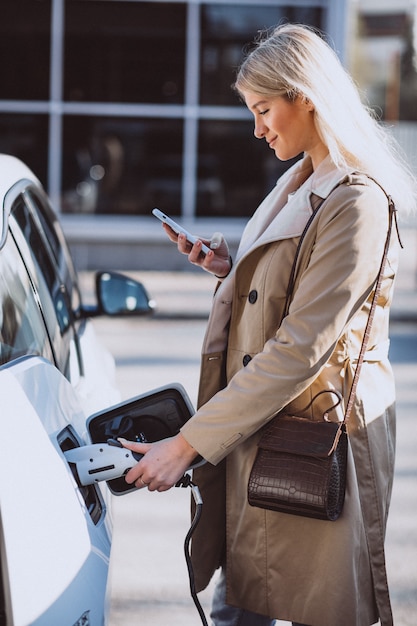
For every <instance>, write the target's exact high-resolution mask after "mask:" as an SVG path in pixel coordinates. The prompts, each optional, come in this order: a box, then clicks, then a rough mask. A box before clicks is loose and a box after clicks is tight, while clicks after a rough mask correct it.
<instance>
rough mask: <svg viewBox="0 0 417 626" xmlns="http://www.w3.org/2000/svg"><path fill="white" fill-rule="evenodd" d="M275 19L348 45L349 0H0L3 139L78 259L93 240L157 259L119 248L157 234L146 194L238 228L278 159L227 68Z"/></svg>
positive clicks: (178, 212) (273, 175)
mask: <svg viewBox="0 0 417 626" xmlns="http://www.w3.org/2000/svg"><path fill="white" fill-rule="evenodd" d="M283 21H291V22H301V23H306V24H310V25H313V26H316V27H318V28H320V29H322V30H323V31H325V32H326V33H327V34H328V36H329V37H330V39H331V41H332V42H333V43H334V46H335V48H336V50H337V52H338V54H339V55H340V56H341V58H342V59H345V56H346V47H347V36H348V24H349V20H348V9H347V2H346V1H345V0H336V1H335V0H292V1H288V0H287V2H285V1H282V0H260V2H258V1H257V0H227V1H225V0H211V1H210V2H209V1H203V0H186V1H184V2H179V1H176V0H175V1H173V0H164V1H160V0H14V1H13V2H8V3H5V6H4V7H3V10H2V20H1V22H0V30H1V38H0V55H1V58H2V59H3V60H2V63H1V64H0V76H1V80H0V151H2V152H8V153H11V154H15V155H16V156H19V157H20V158H22V159H23V160H24V161H25V162H26V163H27V164H28V165H29V166H30V167H31V168H32V169H33V170H34V171H35V173H36V174H37V176H38V177H39V178H40V179H41V181H42V182H43V183H44V185H45V186H46V188H47V190H48V192H49V194H50V196H51V198H52V200H53V203H54V206H55V207H56V209H57V210H58V211H59V212H60V213H61V216H62V220H63V223H64V228H65V229H66V231H67V236H68V237H69V239H70V242H71V243H72V244H73V246H74V247H75V249H76V252H77V258H76V262H77V265H78V266H79V267H80V268H83V267H84V266H85V267H88V266H89V265H100V264H101V262H100V259H99V258H96V259H94V257H92V256H91V251H92V250H93V248H94V246H97V245H99V244H100V245H101V244H103V245H104V246H105V245H106V244H109V243H112V244H114V246H113V250H114V251H115V252H114V254H115V257H114V259H113V263H112V265H113V266H118V265H122V266H125V265H126V263H127V265H128V266H130V267H132V268H135V267H136V266H137V265H139V266H140V267H143V268H145V269H146V268H147V267H148V266H149V267H154V266H155V260H156V253H155V255H154V256H155V258H154V260H153V261H149V263H144V261H143V259H142V260H140V257H133V258H132V257H130V261H129V255H130V254H131V252H132V251H131V250H130V249H128V248H126V246H129V245H132V246H134V245H135V244H136V243H137V242H141V241H142V242H144V243H148V244H149V243H150V241H151V240H153V238H155V237H156V238H158V234H156V231H158V233H160V227H159V224H154V221H156V220H154V219H153V218H151V217H150V214H151V211H152V208H153V207H154V206H158V207H159V208H161V209H162V210H164V211H165V212H167V213H169V214H171V215H173V216H177V217H179V218H181V219H182V220H184V221H185V222H186V223H188V224H190V223H192V224H194V226H193V227H194V228H195V229H198V228H199V224H205V225H207V228H209V227H210V229H211V230H210V232H212V230H213V228H211V223H213V224H215V225H216V227H215V228H214V229H215V230H219V229H221V228H219V222H221V223H223V224H226V225H228V228H229V230H230V231H231V232H232V233H236V237H237V236H238V233H239V228H238V227H237V228H234V226H233V225H234V224H240V222H241V221H242V220H244V219H245V218H247V217H248V216H249V215H251V214H252V212H253V210H254V209H255V208H256V206H257V204H258V202H259V200H260V199H261V198H262V197H263V196H264V195H265V193H266V192H267V191H268V190H269V189H270V188H271V186H272V184H273V183H274V181H275V180H276V179H277V178H278V176H279V175H280V174H281V173H282V172H283V171H284V168H285V167H286V166H288V164H286V165H284V164H280V163H279V162H278V161H277V159H276V158H275V157H274V155H272V153H270V152H269V151H267V150H265V146H263V144H262V143H261V142H259V141H257V140H256V139H255V138H254V137H253V124H252V120H251V115H250V114H249V113H248V111H247V110H246V108H245V107H244V106H243V105H242V103H241V102H240V101H239V99H238V97H237V95H236V93H235V92H234V91H233V89H232V84H233V80H234V73H235V70H236V68H237V66H238V65H239V63H240V61H241V59H242V56H243V53H244V50H245V48H247V47H248V46H250V44H251V42H253V40H254V38H255V37H256V36H257V33H259V31H263V30H265V29H268V28H271V27H273V26H274V25H276V24H278V23H281V22H283ZM198 232H200V233H201V230H199V231H198ZM201 234H205V233H201ZM208 234H209V233H208ZM84 244H85V245H88V246H89V248H88V251H86V249H84V248H82V246H83V245H84ZM124 244H125V246H124V252H123V254H122V256H124V257H126V258H125V259H124V260H123V262H121V261H120V262H117V255H119V257H118V258H119V259H121V256H120V255H121V250H120V249H119V250H117V246H119V247H120V246H121V247H122V248H123V245H124ZM106 254H107V257H106V258H107V259H108V258H109V257H108V254H109V252H107V253H106ZM110 254H111V252H110Z"/></svg>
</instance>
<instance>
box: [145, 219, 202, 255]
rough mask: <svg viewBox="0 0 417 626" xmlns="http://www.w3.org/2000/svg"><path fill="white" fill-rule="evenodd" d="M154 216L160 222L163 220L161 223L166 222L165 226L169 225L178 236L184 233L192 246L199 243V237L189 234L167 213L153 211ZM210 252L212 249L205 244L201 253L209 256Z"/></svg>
mask: <svg viewBox="0 0 417 626" xmlns="http://www.w3.org/2000/svg"><path fill="white" fill-rule="evenodd" d="M152 214H153V215H155V217H157V218H158V219H159V220H161V222H164V224H168V226H169V227H170V228H172V230H173V231H174V232H175V233H177V235H179V234H180V233H184V235H185V236H186V238H187V241H189V242H190V243H191V244H194V243H195V242H196V241H198V237H196V236H195V235H192V234H191V233H189V232H188V231H187V230H186V229H185V228H183V227H182V226H180V225H179V224H177V222H175V221H174V220H173V219H172V218H171V217H169V216H168V215H166V214H165V213H162V211H160V210H159V209H153V210H152ZM209 250H210V248H208V247H207V246H206V245H205V244H204V243H203V244H202V246H201V252H203V254H207V252H208V251H209Z"/></svg>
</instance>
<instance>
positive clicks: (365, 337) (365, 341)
mask: <svg viewBox="0 0 417 626" xmlns="http://www.w3.org/2000/svg"><path fill="white" fill-rule="evenodd" d="M387 199H388V209H389V221H388V232H387V238H386V240H385V246H384V252H383V255H382V261H381V265H380V268H379V272H378V277H377V280H376V286H375V291H374V295H373V298H372V303H371V308H370V310H369V314H368V320H367V322H366V326H365V331H364V334H363V339H362V345H361V349H360V351H359V356H358V362H357V364H356V369H355V374H354V376H353V381H352V386H351V388H350V393H349V398H348V402H347V405H346V409H345V418H344V420H343V423H344V424H345V425H346V423H347V421H348V419H349V417H350V414H351V412H352V408H353V404H354V402H355V397H356V389H357V386H358V380H359V374H360V371H361V368H362V363H363V361H364V358H365V352H366V347H367V345H368V340H369V337H370V334H371V326H372V322H373V319H374V316H375V309H376V304H377V301H378V298H379V294H380V292H381V286H382V277H383V275H384V269H385V264H386V261H387V256H388V249H389V244H390V240H391V233H392V220H393V216H394V214H395V211H396V208H395V204H394V201H393V199H392V198H391V196H388V195H387ZM397 232H398V226H397Z"/></svg>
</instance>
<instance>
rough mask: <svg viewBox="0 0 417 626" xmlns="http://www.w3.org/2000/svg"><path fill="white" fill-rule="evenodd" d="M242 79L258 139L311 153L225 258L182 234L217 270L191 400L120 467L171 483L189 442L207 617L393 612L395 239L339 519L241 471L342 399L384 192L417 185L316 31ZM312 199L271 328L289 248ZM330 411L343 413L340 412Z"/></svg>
mask: <svg viewBox="0 0 417 626" xmlns="http://www.w3.org/2000/svg"><path fill="white" fill-rule="evenodd" d="M235 87H236V89H237V91H238V92H239V94H240V95H241V97H242V98H243V100H244V101H245V103H246V105H247V106H248V108H249V109H250V111H251V112H252V113H253V116H254V121H255V136H256V137H258V138H259V139H265V141H266V142H267V143H268V145H269V148H271V149H272V150H274V152H275V155H276V156H277V158H278V159H280V160H284V161H285V160H288V159H291V158H293V157H296V156H297V155H299V154H300V153H304V158H303V159H302V160H301V161H299V162H297V164H296V165H295V166H293V167H292V168H291V169H290V170H289V171H287V173H286V174H284V175H283V176H282V177H281V178H280V180H279V181H278V183H277V185H276V187H275V188H274V189H273V190H272V191H271V193H270V194H269V195H268V196H267V197H266V198H265V200H264V201H263V202H262V204H261V205H260V207H259V208H258V209H257V211H256V212H255V214H254V216H253V217H252V219H251V220H250V221H249V223H248V225H247V228H246V229H245V231H244V233H243V236H242V240H241V243H240V246H239V250H238V253H237V257H236V259H235V260H234V266H233V268H232V267H231V261H230V260H229V254H228V249H227V245H226V243H225V242H224V241H222V242H221V244H220V245H218V246H217V247H215V246H214V245H213V246H212V247H213V248H215V249H214V250H211V251H210V252H209V253H208V254H207V255H206V256H203V255H202V254H201V253H200V252H201V241H199V242H197V243H196V244H194V245H193V246H192V247H191V246H190V245H189V244H187V242H186V241H185V238H184V236H182V235H180V236H179V237H178V248H179V250H180V252H182V253H185V254H188V258H189V260H190V262H191V263H194V264H197V265H199V266H201V267H202V268H203V269H205V270H207V271H209V272H211V273H213V274H214V275H216V276H217V277H218V278H220V282H219V284H218V287H217V290H216V294H215V297H214V301H213V309H212V312H211V315H210V319H209V322H208V328H207V333H206V337H205V341H204V346H203V351H202V353H203V354H202V369H201V379H200V391H199V402H198V407H199V408H198V410H197V412H196V414H195V415H194V416H193V418H192V419H191V420H190V421H189V422H188V423H187V424H186V425H185V426H184V427H183V429H182V431H181V433H180V434H179V435H177V436H176V437H173V438H171V439H167V440H163V441H161V442H158V443H156V444H134V443H128V442H125V445H126V447H129V448H130V449H134V450H137V451H139V452H142V453H145V456H144V457H143V459H142V460H141V461H140V462H139V463H138V464H137V465H136V466H135V467H134V468H132V470H131V471H130V472H129V474H128V475H127V477H126V479H127V481H128V482H130V483H133V482H135V484H136V485H137V486H138V487H141V486H143V485H147V486H148V488H149V489H150V490H152V491H153V490H159V491H164V490H166V489H169V488H170V487H171V486H172V485H173V484H175V482H176V481H177V480H178V478H179V477H180V476H181V475H182V474H183V472H184V470H185V469H186V468H187V467H188V466H189V465H190V463H191V462H192V460H193V459H194V458H195V457H196V455H197V454H200V455H202V456H203V457H204V458H205V459H206V460H207V463H206V464H205V465H204V466H202V467H200V468H199V469H197V470H196V471H195V474H194V481H195V482H196V483H197V484H198V485H199V487H200V490H201V493H202V497H203V500H204V514H203V516H202V520H201V522H200V524H199V526H198V528H197V532H196V536H195V540H194V541H193V561H194V569H195V575H196V584H197V589H198V590H201V589H203V588H204V587H205V586H206V585H207V584H208V582H209V581H210V579H211V577H212V575H213V572H214V571H215V570H216V569H217V568H219V567H221V568H222V572H221V576H220V579H219V582H218V584H217V588H216V591H215V595H214V600H213V610H212V619H213V623H214V624H215V626H232V625H235V624H240V625H251V626H255V625H257V626H261V625H262V626H264V625H265V626H266V625H269V624H272V623H273V622H274V618H279V619H282V620H289V621H292V622H293V623H301V624H308V625H310V626H336V625H337V626H369V625H370V624H374V623H375V622H377V621H378V619H380V620H381V623H382V624H383V625H388V624H392V615H391V609H390V602H389V594H388V587H387V581H386V575H385V565H384V535H385V528H386V521H387V515H388V508H389V502H390V495H391V487H392V479H393V467H394V446H395V407H394V402H395V394H394V382H393V376H392V371H391V367H390V364H389V361H388V313H389V306H390V302H391V298H392V290H393V282H394V276H395V271H396V267H397V256H398V240H397V238H396V237H392V240H391V244H390V249H389V253H388V262H387V264H386V269H385V273H384V277H383V283H382V291H381V294H380V297H379V299H378V303H377V311H376V314H375V320H374V323H373V327H372V332H371V337H370V339H369V343H368V349H367V353H366V355H365V362H364V364H363V367H362V371H361V374H360V379H359V385H358V390H357V400H356V403H355V406H354V410H353V413H352V415H351V418H350V422H349V442H350V449H349V459H348V482H347V492H346V499H345V505H344V509H343V513H342V515H341V517H340V518H339V519H338V520H337V521H336V522H327V521H322V520H313V519H308V518H304V517H297V516H292V515H288V514H281V513H277V512H272V511H266V510H263V509H259V508H256V507H251V506H249V505H248V502H247V483H248V477H249V473H250V470H251V467H252V464H253V461H254V458H255V454H256V450H257V442H258V440H259V437H260V432H261V428H262V426H263V425H265V424H266V423H267V422H268V421H269V420H270V419H271V418H272V417H273V416H274V415H276V414H277V413H278V412H279V411H280V410H281V409H282V408H283V407H286V411H287V412H289V413H295V412H297V413H299V412H300V411H302V409H303V407H306V406H307V405H308V404H309V402H310V400H311V398H312V397H313V396H314V395H315V394H316V393H317V392H318V391H321V390H323V389H335V390H337V391H339V392H340V393H341V394H342V395H343V397H344V398H345V400H346V397H347V395H348V393H349V389H350V384H351V382H352V377H353V373H354V369H355V362H356V359H357V356H358V353H359V349H360V345H361V341H362V336H363V331H364V327H365V324H366V320H367V316H368V312H369V305H370V301H371V299H372V295H373V290H374V286H375V280H376V277H377V274H378V270H379V266H380V262H381V258H382V254H383V248H384V243H385V240H386V236H387V228H388V202H387V197H386V193H389V194H391V195H392V196H393V198H394V200H395V202H396V203H397V208H399V209H400V210H401V211H405V210H406V209H412V208H413V207H414V205H415V197H416V186H415V181H414V179H413V177H412V176H411V174H410V173H409V172H408V170H407V168H406V166H405V165H404V164H403V163H402V162H401V160H400V159H399V158H398V157H397V156H396V153H395V151H394V150H393V149H392V148H391V147H390V145H389V142H388V139H387V137H386V136H385V135H384V134H383V131H382V130H381V128H380V127H379V126H378V124H377V123H376V122H375V121H374V120H373V119H372V116H371V115H370V113H369V112H368V111H367V109H366V108H365V107H364V106H363V105H362V104H361V102H360V99H359V97H358V94H357V91H356V89H355V87H354V86H353V83H352V81H351V79H350V78H349V77H348V75H347V74H346V73H345V71H344V70H343V68H342V66H341V64H340V62H339V61H338V59H337V57H336V55H335V54H334V52H333V51H332V50H331V48H330V47H329V46H328V45H327V44H326V43H325V42H324V40H323V39H322V38H321V37H320V36H319V35H318V34H316V33H315V32H313V30H311V29H310V28H307V27H304V26H298V25H291V24H286V25H283V26H279V27H278V28H276V29H275V30H274V31H273V32H272V34H271V35H270V36H269V37H266V38H265V39H262V40H260V41H259V42H258V43H257V45H256V47H255V48H254V49H253V50H252V52H251V53H250V54H249V55H248V57H247V58H246V59H245V61H244V62H243V64H242V66H241V68H240V70H239V73H238V75H237V80H236V85H235ZM374 179H375V180H374ZM375 181H377V182H375ZM382 189H384V191H385V192H386V193H384V191H383V190H382ZM320 202H322V205H321V207H320V210H319V212H318V214H317V216H316V218H315V220H314V222H313V224H312V225H311V226H310V228H309V231H308V235H307V237H306V238H305V240H304V243H303V248H302V250H301V254H300V259H301V262H300V268H301V269H300V272H299V274H298V276H297V280H296V285H295V290H294V293H293V297H292V302H291V306H290V308H289V312H288V315H287V316H286V317H285V319H284V320H283V321H282V323H281V317H282V313H283V306H284V302H285V295H286V288H287V284H288V280H289V275H290V271H291V266H292V262H293V260H294V255H295V251H296V247H297V243H298V240H299V237H300V234H301V233H302V231H303V228H304V226H305V224H306V222H307V220H308V218H309V217H310V215H311V213H312V211H313V209H314V207H315V206H317V204H318V203H320ZM165 228H166V227H165ZM166 230H167V233H168V235H169V237H170V238H171V239H172V240H177V237H176V235H175V234H174V233H173V232H172V231H169V229H168V228H166ZM213 239H216V242H217V237H216V238H214V237H213ZM205 243H206V244H207V245H210V243H211V242H210V241H205ZM324 395H326V394H324ZM320 397H322V396H320ZM319 404H320V403H319ZM327 404H328V403H327ZM320 408H322V409H323V410H324V409H325V408H326V407H325V406H324V405H322V407H320V406H318V407H317V411H318V414H319V413H320ZM318 414H316V415H315V418H316V419H319V417H317V415H318ZM309 417H311V415H310V414H309ZM330 417H331V419H333V420H340V419H342V418H343V408H337V409H335V410H334V411H332V412H331V414H330Z"/></svg>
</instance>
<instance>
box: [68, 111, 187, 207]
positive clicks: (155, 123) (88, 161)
mask: <svg viewBox="0 0 417 626" xmlns="http://www.w3.org/2000/svg"><path fill="white" fill-rule="evenodd" d="M182 134H183V122H182V120H171V119H140V118H136V119H132V118H102V117H100V118H98V117H78V116H76V117H75V116H67V117H66V118H65V120H64V163H63V173H62V174H63V189H64V192H63V210H64V211H65V212H67V213H72V212H75V213H100V214H111V213H116V214H120V215H150V214H151V211H152V209H153V207H154V206H160V207H161V208H165V209H166V210H167V211H168V212H169V213H170V214H172V215H179V214H180V209H181V185H182V144H183V141H182Z"/></svg>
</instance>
